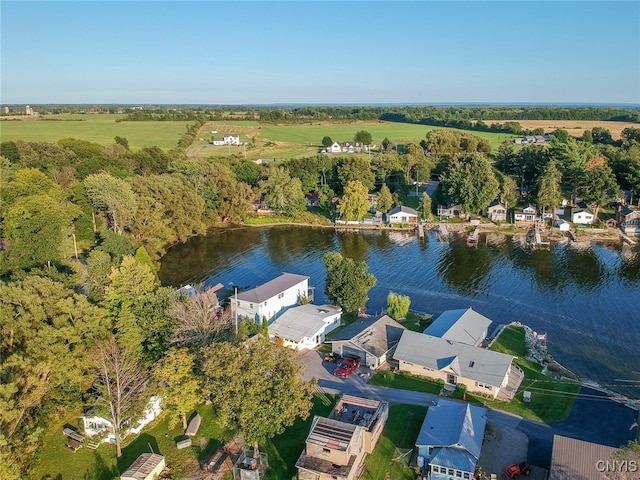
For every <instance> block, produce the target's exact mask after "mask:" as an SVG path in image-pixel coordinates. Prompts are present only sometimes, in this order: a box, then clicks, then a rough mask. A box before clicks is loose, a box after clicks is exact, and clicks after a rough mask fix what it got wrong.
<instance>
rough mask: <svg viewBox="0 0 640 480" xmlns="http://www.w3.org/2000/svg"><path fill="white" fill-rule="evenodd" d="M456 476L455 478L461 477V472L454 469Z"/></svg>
mask: <svg viewBox="0 0 640 480" xmlns="http://www.w3.org/2000/svg"><path fill="white" fill-rule="evenodd" d="M456 477H457V478H462V472H460V471H458V470H456Z"/></svg>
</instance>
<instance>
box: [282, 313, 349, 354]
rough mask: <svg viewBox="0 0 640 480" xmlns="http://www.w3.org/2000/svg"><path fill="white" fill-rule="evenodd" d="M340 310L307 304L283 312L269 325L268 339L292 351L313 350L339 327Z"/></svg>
mask: <svg viewBox="0 0 640 480" xmlns="http://www.w3.org/2000/svg"><path fill="white" fill-rule="evenodd" d="M341 316H342V308H340V307H337V306H335V305H313V304H312V303H307V304H305V305H299V306H297V307H291V308H289V309H287V310H285V311H284V313H283V314H282V315H280V316H279V317H278V318H276V319H275V320H274V321H273V322H272V323H271V325H269V338H271V339H272V340H274V341H275V342H281V343H282V345H284V346H285V347H288V348H293V349H294V350H305V349H311V348H315V347H317V346H318V345H320V344H322V343H323V342H324V340H325V335H326V334H327V333H329V332H331V331H332V330H335V329H336V328H337V327H339V326H340V317H341Z"/></svg>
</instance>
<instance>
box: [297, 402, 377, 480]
mask: <svg viewBox="0 0 640 480" xmlns="http://www.w3.org/2000/svg"><path fill="white" fill-rule="evenodd" d="M388 414H389V405H388V404H387V403H386V402H380V401H377V400H368V399H366V398H360V397H354V396H352V395H343V396H342V397H341V398H340V399H339V400H338V403H337V404H336V406H335V407H334V409H333V411H332V412H331V414H330V415H329V418H324V417H315V418H314V419H313V424H312V426H311V431H310V432H309V435H308V437H307V440H306V442H305V449H304V451H303V452H302V454H301V455H300V457H299V458H298V461H297V462H296V468H297V469H298V479H299V480H355V479H357V478H360V474H361V473H362V471H363V469H364V466H365V459H366V456H367V454H369V453H371V452H372V451H373V449H374V448H375V446H376V443H377V442H378V439H379V438H380V435H381V434H382V429H383V428H384V424H385V422H386V421H387V417H388Z"/></svg>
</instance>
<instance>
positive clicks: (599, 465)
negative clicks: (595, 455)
mask: <svg viewBox="0 0 640 480" xmlns="http://www.w3.org/2000/svg"><path fill="white" fill-rule="evenodd" d="M596 470H598V471H599V472H637V471H639V470H640V468H639V467H638V462H637V461H636V460H607V461H604V460H598V461H597V462H596Z"/></svg>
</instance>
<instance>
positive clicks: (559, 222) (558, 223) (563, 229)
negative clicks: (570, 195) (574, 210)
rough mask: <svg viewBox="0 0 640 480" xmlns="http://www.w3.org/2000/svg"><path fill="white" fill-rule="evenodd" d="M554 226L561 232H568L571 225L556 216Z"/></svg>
mask: <svg viewBox="0 0 640 480" xmlns="http://www.w3.org/2000/svg"><path fill="white" fill-rule="evenodd" d="M556 226H557V227H558V228H559V229H560V231H561V232H568V231H569V230H570V228H571V225H569V222H567V221H565V220H563V219H561V218H558V219H557V220H556Z"/></svg>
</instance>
